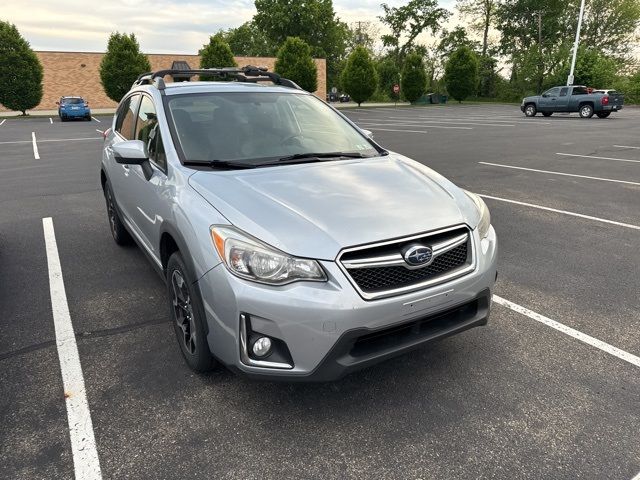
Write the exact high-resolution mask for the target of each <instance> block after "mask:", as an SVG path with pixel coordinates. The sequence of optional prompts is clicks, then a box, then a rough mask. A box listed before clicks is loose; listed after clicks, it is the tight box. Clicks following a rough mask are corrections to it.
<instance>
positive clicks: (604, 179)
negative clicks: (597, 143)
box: [478, 162, 640, 185]
mask: <svg viewBox="0 0 640 480" xmlns="http://www.w3.org/2000/svg"><path fill="white" fill-rule="evenodd" d="M478 163H480V164H482V165H490V166H492V167H500V168H513V169H515V170H526V171H528V172H537V173H549V174H551V175H563V176H566V177H578V178H588V179H589V180H600V181H603V182H615V183H624V184H627V185H640V183H639V182H627V181H626V180H614V179H612V178H600V177H589V176H587V175H575V174H573V173H562V172H552V171H549V170H537V169H535V168H525V167H516V166H514V165H500V164H499V163H489V162H478Z"/></svg>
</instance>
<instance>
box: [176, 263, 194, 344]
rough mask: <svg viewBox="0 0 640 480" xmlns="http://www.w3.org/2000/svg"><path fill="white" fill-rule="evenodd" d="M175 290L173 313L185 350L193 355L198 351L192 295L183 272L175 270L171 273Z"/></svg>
mask: <svg viewBox="0 0 640 480" xmlns="http://www.w3.org/2000/svg"><path fill="white" fill-rule="evenodd" d="M171 287H172V292H173V314H174V319H175V321H176V325H177V326H178V329H179V330H178V333H179V334H180V338H181V340H182V346H183V347H184V349H185V351H186V352H188V353H189V354H191V355H195V353H196V349H197V347H196V325H195V321H194V318H193V308H192V305H191V296H190V295H189V289H188V288H187V282H186V281H185V279H184V277H183V276H182V273H181V272H180V271H178V270H174V271H173V273H172V274H171Z"/></svg>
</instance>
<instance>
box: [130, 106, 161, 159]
mask: <svg viewBox="0 0 640 480" xmlns="http://www.w3.org/2000/svg"><path fill="white" fill-rule="evenodd" d="M135 139H136V140H142V141H143V142H144V143H145V144H146V145H147V152H148V153H149V159H150V160H151V161H153V162H154V163H155V164H156V165H158V166H159V167H160V168H162V169H163V170H165V169H166V167H167V157H166V155H165V152H164V145H163V144H162V139H161V138H160V128H159V127H158V116H157V115H156V109H155V107H154V105H153V100H151V98H150V97H147V96H146V95H143V96H142V101H141V102H140V109H139V110H138V120H137V122H136V135H135Z"/></svg>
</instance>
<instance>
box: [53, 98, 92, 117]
mask: <svg viewBox="0 0 640 480" xmlns="http://www.w3.org/2000/svg"><path fill="white" fill-rule="evenodd" d="M56 104H57V105H58V116H59V117H60V120H61V121H62V122H66V121H67V120H68V119H72V118H83V119H85V120H89V121H91V110H90V109H89V104H88V103H87V102H86V101H85V99H84V98H82V97H60V101H59V102H56Z"/></svg>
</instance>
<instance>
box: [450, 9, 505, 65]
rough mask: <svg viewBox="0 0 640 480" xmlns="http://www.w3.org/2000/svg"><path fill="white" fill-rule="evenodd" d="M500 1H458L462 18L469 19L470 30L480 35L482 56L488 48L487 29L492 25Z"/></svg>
mask: <svg viewBox="0 0 640 480" xmlns="http://www.w3.org/2000/svg"><path fill="white" fill-rule="evenodd" d="M499 4H500V0H458V2H457V5H456V6H457V8H458V11H459V12H460V13H461V14H462V16H463V17H466V18H470V19H471V23H470V25H469V26H470V28H471V30H472V31H474V32H476V33H482V53H481V55H482V56H485V55H487V50H488V48H489V29H490V28H491V27H492V26H493V25H494V22H495V20H496V14H497V10H498V5H499Z"/></svg>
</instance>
